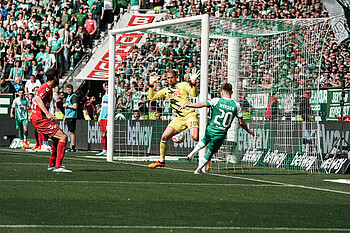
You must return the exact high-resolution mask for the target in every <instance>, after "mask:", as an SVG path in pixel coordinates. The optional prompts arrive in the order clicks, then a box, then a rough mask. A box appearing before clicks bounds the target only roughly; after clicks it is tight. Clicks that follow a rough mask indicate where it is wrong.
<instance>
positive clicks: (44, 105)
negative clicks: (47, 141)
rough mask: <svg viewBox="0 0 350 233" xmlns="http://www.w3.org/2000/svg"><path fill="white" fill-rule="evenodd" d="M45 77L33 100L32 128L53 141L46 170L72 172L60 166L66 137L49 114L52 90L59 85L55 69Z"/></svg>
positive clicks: (57, 73)
mask: <svg viewBox="0 0 350 233" xmlns="http://www.w3.org/2000/svg"><path fill="white" fill-rule="evenodd" d="M46 76H47V82H46V83H44V84H43V85H41V87H40V88H39V90H38V93H37V95H36V97H35V98H34V104H33V109H32V122H33V126H34V127H35V128H36V129H37V130H38V131H39V132H40V133H42V134H43V135H44V136H46V137H47V138H51V139H52V140H53V144H52V146H51V158H50V164H49V166H48V168H47V170H53V171H54V172H72V171H70V170H68V169H66V168H65V167H64V166H62V160H63V157H64V152H65V150H66V143H67V135H66V134H65V133H63V131H62V130H61V129H60V127H59V126H58V125H57V124H56V123H54V122H53V120H56V116H54V115H52V114H51V113H50V112H49V108H50V102H51V100H52V95H53V92H52V88H54V87H55V86H58V84H59V71H58V70H57V69H51V70H48V71H47V72H46Z"/></svg>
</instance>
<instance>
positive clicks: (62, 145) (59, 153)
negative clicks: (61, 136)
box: [55, 142, 66, 168]
mask: <svg viewBox="0 0 350 233" xmlns="http://www.w3.org/2000/svg"><path fill="white" fill-rule="evenodd" d="M65 150H66V143H64V142H58V145H57V158H56V165H55V167H56V168H59V167H61V166H62V160H63V157H64V151H65Z"/></svg>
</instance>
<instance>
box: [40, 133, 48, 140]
mask: <svg viewBox="0 0 350 233" xmlns="http://www.w3.org/2000/svg"><path fill="white" fill-rule="evenodd" d="M46 141H47V138H46V137H45V135H44V134H41V142H46Z"/></svg>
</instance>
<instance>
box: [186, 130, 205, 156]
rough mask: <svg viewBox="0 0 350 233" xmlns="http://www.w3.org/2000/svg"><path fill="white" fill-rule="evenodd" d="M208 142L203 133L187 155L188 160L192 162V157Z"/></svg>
mask: <svg viewBox="0 0 350 233" xmlns="http://www.w3.org/2000/svg"><path fill="white" fill-rule="evenodd" d="M208 143H209V140H208V137H207V135H206V134H205V135H204V137H203V138H202V140H200V141H199V142H198V143H197V145H196V146H195V148H194V149H193V150H192V151H191V153H189V154H188V155H187V159H188V161H190V162H192V160H193V157H194V156H195V155H196V154H197V153H198V151H200V150H201V149H203V148H204V147H205V146H206V145H208Z"/></svg>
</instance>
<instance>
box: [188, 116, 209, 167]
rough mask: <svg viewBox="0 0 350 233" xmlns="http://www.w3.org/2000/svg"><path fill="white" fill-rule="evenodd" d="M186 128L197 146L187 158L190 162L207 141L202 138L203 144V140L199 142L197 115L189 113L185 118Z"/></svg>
mask: <svg viewBox="0 0 350 233" xmlns="http://www.w3.org/2000/svg"><path fill="white" fill-rule="evenodd" d="M186 126H187V128H189V129H190V134H191V137H192V139H193V141H194V142H195V143H196V144H197V145H196V147H195V148H194V149H193V151H192V152H191V153H190V154H189V155H188V156H187V159H188V160H189V161H190V162H192V159H193V157H194V155H195V154H196V153H197V152H198V151H199V150H201V149H202V148H204V147H205V146H206V145H207V144H208V142H209V141H207V140H206V139H205V137H204V138H203V139H204V142H202V141H203V139H202V140H201V141H200V142H198V141H199V128H198V126H199V122H198V116H197V114H196V113H195V112H194V113H191V114H189V115H188V116H187V117H186Z"/></svg>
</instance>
